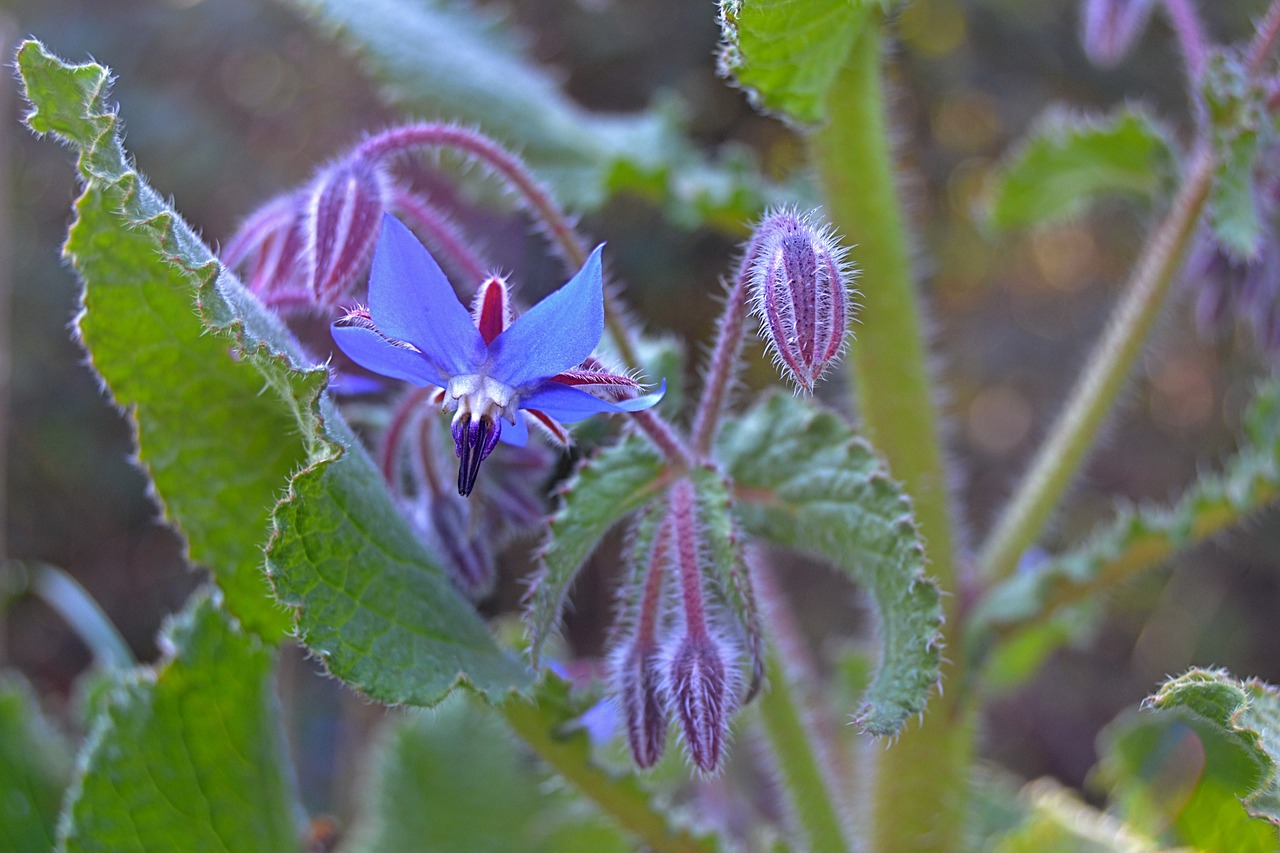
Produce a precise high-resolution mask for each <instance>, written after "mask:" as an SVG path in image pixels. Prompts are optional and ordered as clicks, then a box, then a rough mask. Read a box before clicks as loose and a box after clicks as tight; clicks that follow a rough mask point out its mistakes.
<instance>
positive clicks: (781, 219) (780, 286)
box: [748, 210, 852, 391]
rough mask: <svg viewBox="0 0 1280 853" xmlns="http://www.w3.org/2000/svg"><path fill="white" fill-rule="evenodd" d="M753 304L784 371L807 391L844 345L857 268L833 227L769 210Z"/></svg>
mask: <svg viewBox="0 0 1280 853" xmlns="http://www.w3.org/2000/svg"><path fill="white" fill-rule="evenodd" d="M751 246H752V250H751V251H752V252H753V257H751V258H749V259H748V261H749V263H750V265H751V298H752V306H753V308H754V310H755V312H756V314H757V315H758V317H759V319H760V336H761V337H762V338H764V340H765V342H766V343H767V344H768V346H769V351H770V353H771V354H772V355H773V358H774V361H775V362H776V363H777V365H778V367H779V369H780V370H781V371H782V372H783V374H784V375H786V376H788V377H789V378H790V379H791V380H792V381H793V382H795V383H796V385H798V386H799V387H800V388H802V389H804V390H805V391H812V390H813V385H814V383H815V382H817V381H818V379H820V378H821V377H822V374H823V372H824V371H826V369H827V366H828V365H830V364H831V363H832V361H834V360H835V359H836V357H837V356H839V355H840V352H841V350H842V349H843V348H844V341H845V332H846V328H847V324H848V321H849V314H850V300H849V287H848V281H849V279H850V278H851V277H852V270H851V269H850V268H849V267H848V265H847V264H846V263H845V258H844V254H845V252H844V249H843V248H842V247H841V246H840V245H839V244H838V243H836V240H835V236H834V235H833V234H832V232H831V229H830V228H829V227H827V226H825V225H820V224H815V223H814V222H812V221H811V220H810V219H809V218H808V217H804V216H799V215H797V214H796V213H795V212H793V211H788V210H782V211H777V212H774V213H771V214H768V215H767V216H766V217H765V219H764V221H763V222H761V223H760V226H759V227H758V228H757V229H756V235H755V238H754V239H753V240H752V243H751Z"/></svg>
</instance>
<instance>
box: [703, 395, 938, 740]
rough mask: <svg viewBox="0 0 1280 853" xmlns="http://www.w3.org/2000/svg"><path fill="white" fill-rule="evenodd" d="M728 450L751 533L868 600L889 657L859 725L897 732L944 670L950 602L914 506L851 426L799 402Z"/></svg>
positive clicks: (738, 433) (738, 432)
mask: <svg viewBox="0 0 1280 853" xmlns="http://www.w3.org/2000/svg"><path fill="white" fill-rule="evenodd" d="M719 450H720V458H721V459H722V460H723V461H724V463H725V464H726V466H727V467H728V471H729V475H730V477H731V478H732V480H733V483H734V487H735V489H736V493H737V496H738V503H737V511H738V516H739V519H740V521H741V524H742V527H743V528H744V529H745V530H746V531H747V532H748V533H751V534H754V535H756V536H759V537H761V538H763V539H767V540H769V541H772V542H775V543H777V544H780V545H785V546H788V547H791V548H795V549H797V550H800V551H803V552H807V553H809V554H813V555H815V556H817V557H820V558H822V559H823V560H825V561H826V562H829V563H830V564H832V565H833V566H835V567H836V568H837V569H840V570H841V571H842V572H844V573H846V574H847V575H848V576H849V577H850V578H852V579H853V580H854V581H855V582H856V583H858V584H860V585H861V586H862V587H864V588H865V589H866V590H867V592H868V593H869V594H870V596H871V598H872V601H873V604H874V606H875V609H876V612H877V614H878V615H879V618H880V624H879V631H878V636H879V639H880V658H879V666H878V668H877V671H876V674H875V676H874V678H873V679H872V682H871V686H870V688H869V689H868V691H867V695H866V697H865V700H864V701H865V705H864V706H863V707H862V708H861V709H860V710H859V711H858V713H857V722H858V723H859V724H860V725H861V726H862V728H863V729H865V730H866V731H868V732H870V733H872V734H877V735H893V734H895V733H897V732H898V730H899V729H900V728H901V727H902V724H903V723H904V722H905V721H906V719H907V717H909V716H911V715H913V714H917V713H920V712H921V711H923V710H924V707H925V703H926V701H927V700H928V698H929V694H930V692H931V691H932V690H933V688H934V687H935V685H936V684H937V683H938V678H939V668H940V665H941V649H940V647H939V646H940V643H939V638H940V635H941V625H942V605H941V603H940V595H941V594H940V592H939V590H938V587H937V584H935V583H934V582H933V580H932V579H930V578H929V577H927V576H926V575H925V571H924V569H925V551H924V543H923V542H922V541H921V539H920V535H919V533H918V532H917V530H916V526H915V520H914V516H913V515H912V508H911V503H910V500H909V499H908V498H907V496H906V494H905V493H904V492H903V491H902V488H901V487H900V486H899V485H898V484H897V483H895V482H894V481H893V480H892V479H891V478H890V477H889V474H888V472H887V471H886V470H885V468H884V465H883V463H882V462H881V461H880V460H879V458H877V457H876V455H875V453H874V452H873V451H872V449H871V448H870V447H869V446H868V445H867V444H866V443H865V442H863V441H862V440H861V439H859V438H857V437H856V436H855V435H854V434H853V431H852V430H851V429H850V428H849V426H848V425H847V424H846V423H845V422H844V421H842V420H841V419H840V418H839V417H837V416H836V415H835V414H832V413H831V412H826V411H823V410H821V409H819V408H817V407H816V406H814V405H813V404H812V403H809V402H807V401H804V400H801V399H798V398H793V397H785V396H781V395H775V396H772V397H770V398H769V399H768V400H766V401H765V402H763V403H762V404H760V405H758V406H756V407H755V408H754V409H752V410H751V411H749V412H747V413H746V414H745V415H744V416H742V417H740V418H738V419H736V420H734V421H732V422H730V423H729V424H728V425H727V426H726V428H725V430H724V433H723V435H722V437H721V441H720V445H719Z"/></svg>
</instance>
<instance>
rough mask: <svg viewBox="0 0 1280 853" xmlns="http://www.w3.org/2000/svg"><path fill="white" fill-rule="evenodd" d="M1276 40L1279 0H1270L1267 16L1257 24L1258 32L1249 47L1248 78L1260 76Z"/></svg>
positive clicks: (1279, 33) (1278, 22) (1278, 29)
mask: <svg viewBox="0 0 1280 853" xmlns="http://www.w3.org/2000/svg"><path fill="white" fill-rule="evenodd" d="M1277 38H1280V0H1272V2H1271V6H1270V7H1268V8H1267V14H1266V15H1264V16H1263V18H1262V21H1261V22H1260V23H1259V24H1258V32H1257V34H1256V35H1255V36H1254V39H1253V42H1252V43H1251V44H1250V45H1249V56H1248V60H1247V62H1248V66H1247V67H1248V69H1249V76H1250V77H1258V76H1259V75H1260V74H1262V71H1263V66H1265V65H1266V62H1267V57H1268V56H1270V55H1271V50H1272V48H1274V47H1275V43H1276V39H1277Z"/></svg>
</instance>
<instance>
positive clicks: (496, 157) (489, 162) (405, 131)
mask: <svg viewBox="0 0 1280 853" xmlns="http://www.w3.org/2000/svg"><path fill="white" fill-rule="evenodd" d="M422 147H443V148H454V149H457V150H458V151H462V152H464V153H466V154H467V155H469V156H471V157H474V158H476V159H477V160H480V161H481V162H483V163H484V164H485V165H486V166H488V167H489V168H490V169H492V170H493V171H494V172H495V173H496V174H498V175H500V176H501V177H502V178H503V179H504V180H505V181H507V183H508V184H509V185H510V186H511V187H512V188H514V189H515V190H516V192H517V193H519V195H520V197H521V198H522V199H523V200H524V202H525V205H526V206H527V209H528V210H529V212H530V213H531V214H533V217H534V219H536V220H537V221H538V222H539V223H540V224H541V225H542V226H543V228H545V229H546V233H547V236H548V238H549V239H550V240H551V244H552V245H553V246H554V247H555V248H556V251H557V253H558V254H559V255H560V257H561V259H562V260H563V261H564V262H565V267H566V269H568V271H569V273H570V274H571V275H572V274H573V273H576V272H577V271H578V269H579V268H581V266H582V264H583V263H584V262H585V261H586V259H587V243H586V241H585V240H584V239H582V236H581V235H580V234H579V233H578V231H577V229H576V228H575V227H574V225H573V221H572V220H571V219H570V218H569V217H568V216H567V215H566V214H565V212H564V211H563V210H561V209H560V206H559V205H558V204H556V202H555V199H554V198H552V196H551V193H550V192H549V191H548V190H547V188H546V187H545V186H543V185H542V182H540V181H539V180H538V179H537V178H535V177H534V176H533V173H532V172H531V171H529V168H528V167H527V166H526V165H525V164H524V163H523V162H522V161H521V160H520V158H519V157H517V156H516V155H514V154H512V153H511V152H510V151H508V150H507V149H505V148H503V147H502V146H501V145H499V144H498V143H497V142H494V141H493V140H492V139H490V138H488V137H487V136H484V135H483V134H481V133H479V132H477V131H474V130H469V129H467V128H463V127H459V126H457V125H452V124H441V123H425V124H412V125H406V126H404V127H396V128H392V129H390V130H386V131H383V132H382V133H379V134H377V135H375V136H371V137H369V138H368V139H366V140H365V141H364V142H363V143H361V144H360V146H359V147H358V148H357V149H356V156H358V157H371V158H380V157H394V156H396V155H399V154H404V153H407V152H408V151H411V150H412V149H414V148H422ZM604 307H605V326H606V328H607V329H608V331H609V336H610V338H612V339H613V343H614V346H615V347H617V349H618V355H619V357H620V358H621V359H622V361H623V362H624V363H625V364H626V365H627V367H629V368H632V369H635V368H638V367H639V366H640V359H639V357H638V356H637V354H636V349H635V345H634V343H633V342H632V340H631V334H630V332H629V331H628V329H627V326H626V322H625V321H624V320H623V317H622V312H621V310H620V309H619V307H618V306H617V304H616V302H615V300H614V299H613V297H612V296H611V295H610V294H609V292H608V291H607V290H606V292H605V301H604Z"/></svg>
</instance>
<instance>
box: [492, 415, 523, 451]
mask: <svg viewBox="0 0 1280 853" xmlns="http://www.w3.org/2000/svg"><path fill="white" fill-rule="evenodd" d="M498 441H501V442H502V443H503V444H509V445H511V446H512V447H524V446H525V445H526V444H528V443H529V425H528V424H527V423H525V422H524V415H521V414H517V415H516V422H515V423H513V424H509V423H507V422H506V421H503V422H502V432H501V433H500V434H499V435H498Z"/></svg>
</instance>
